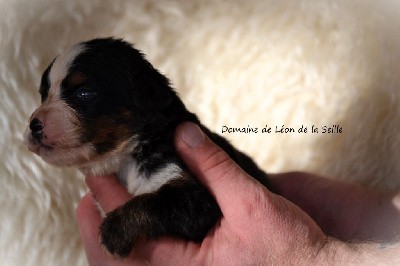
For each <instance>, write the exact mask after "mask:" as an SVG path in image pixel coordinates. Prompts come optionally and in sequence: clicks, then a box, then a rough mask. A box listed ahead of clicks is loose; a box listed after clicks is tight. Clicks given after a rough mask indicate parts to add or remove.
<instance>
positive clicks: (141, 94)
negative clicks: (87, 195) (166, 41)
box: [25, 39, 176, 166]
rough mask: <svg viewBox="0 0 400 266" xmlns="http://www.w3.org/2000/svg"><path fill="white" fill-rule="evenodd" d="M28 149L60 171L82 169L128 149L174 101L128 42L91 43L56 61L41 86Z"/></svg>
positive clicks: (163, 80)
mask: <svg viewBox="0 0 400 266" xmlns="http://www.w3.org/2000/svg"><path fill="white" fill-rule="evenodd" d="M39 92H40V95H41V106H40V107H39V108H37V109H36V110H35V111H34V112H33V114H32V115H31V117H30V121H29V126H28V128H27V130H26V132H25V140H26V143H27V145H28V148H29V149H30V150H31V151H33V152H35V153H36V154H38V155H39V156H41V157H42V158H43V160H45V161H46V162H48V163H50V164H53V165H58V166H82V165H85V164H87V163H88V162H90V161H93V160H96V159H97V158H100V157H103V158H104V157H106V156H108V155H109V154H110V153H116V152H121V151H122V150H124V149H125V148H126V147H127V146H129V145H130V146H132V144H133V143H134V141H135V138H137V136H138V135H140V134H141V133H142V132H143V131H144V130H145V128H146V127H149V124H150V123H152V121H153V120H156V119H155V117H158V116H160V113H162V111H161V110H163V109H165V108H167V106H168V105H169V104H170V103H171V100H172V99H173V98H174V97H176V95H175V93H174V92H173V91H172V89H171V88H170V87H169V85H168V80H167V79H166V78H165V77H164V76H163V75H161V74H160V73H159V72H158V71H157V70H155V69H154V68H153V67H152V66H151V64H150V63H148V62H147V61H146V60H145V59H144V57H143V55H142V54H141V53H140V52H139V51H138V50H136V49H134V48H133V47H132V46H131V45H130V44H129V43H126V42H124V41H121V40H116V39H95V40H91V41H88V42H83V43H79V44H77V45H75V46H73V47H71V48H70V49H68V50H67V51H65V52H64V53H62V54H60V55H59V56H58V57H56V58H55V59H54V60H53V62H52V63H51V64H50V65H49V67H48V68H47V69H46V70H45V72H44V73H43V76H42V80H41V84H40V90H39Z"/></svg>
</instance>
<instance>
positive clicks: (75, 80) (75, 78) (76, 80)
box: [67, 72, 87, 87]
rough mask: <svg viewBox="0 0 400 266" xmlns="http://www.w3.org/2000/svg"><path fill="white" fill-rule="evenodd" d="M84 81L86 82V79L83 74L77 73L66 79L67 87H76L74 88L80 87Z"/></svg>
mask: <svg viewBox="0 0 400 266" xmlns="http://www.w3.org/2000/svg"><path fill="white" fill-rule="evenodd" d="M86 81H87V77H86V76H85V75H84V74H82V73H80V72H77V73H73V74H72V75H70V76H69V77H68V78H67V85H68V86H70V87H76V86H79V85H82V84H83V83H85V82H86Z"/></svg>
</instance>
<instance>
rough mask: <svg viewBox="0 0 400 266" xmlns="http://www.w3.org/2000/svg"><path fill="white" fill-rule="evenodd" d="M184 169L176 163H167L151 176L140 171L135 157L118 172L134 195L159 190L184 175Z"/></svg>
mask: <svg viewBox="0 0 400 266" xmlns="http://www.w3.org/2000/svg"><path fill="white" fill-rule="evenodd" d="M182 174H183V173H182V169H181V168H180V167H179V166H177V165H176V164H174V163H170V164H167V165H166V166H164V167H163V168H161V169H160V170H159V171H157V172H155V173H153V174H152V175H151V176H144V175H143V174H140V172H139V166H138V164H137V162H136V161H135V160H134V159H129V160H128V161H127V162H126V163H124V165H121V168H120V170H119V172H118V178H119V179H120V180H121V181H122V182H123V183H125V184H126V187H127V188H128V192H129V193H130V194H132V195H133V196H138V195H141V194H144V193H151V192H154V191H157V190H158V189H159V188H160V187H161V186H162V185H164V184H166V183H168V182H169V181H171V180H173V179H176V178H179V177H182Z"/></svg>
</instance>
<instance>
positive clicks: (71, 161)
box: [24, 129, 96, 167]
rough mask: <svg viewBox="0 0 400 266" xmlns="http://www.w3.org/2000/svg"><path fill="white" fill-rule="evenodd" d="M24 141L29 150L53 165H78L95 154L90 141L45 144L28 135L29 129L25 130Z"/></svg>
mask: <svg viewBox="0 0 400 266" xmlns="http://www.w3.org/2000/svg"><path fill="white" fill-rule="evenodd" d="M24 141H25V144H26V145H27V147H28V149H29V150H30V151H31V152H33V153H35V154H37V155H38V156H40V157H41V158H42V159H43V161H45V162H46V163H49V164H51V165H54V166H60V167H65V166H76V167H79V166H81V165H84V164H86V163H88V162H89V161H90V160H91V159H92V158H93V157H95V156H96V152H95V148H94V147H93V145H92V144H90V143H87V144H82V145H79V146H74V147H65V146H64V147H57V146H47V145H45V144H43V143H41V142H38V141H36V140H34V139H33V138H32V137H31V135H30V130H29V129H27V130H26V131H25V134H24Z"/></svg>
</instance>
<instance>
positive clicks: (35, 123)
mask: <svg viewBox="0 0 400 266" xmlns="http://www.w3.org/2000/svg"><path fill="white" fill-rule="evenodd" d="M29 129H30V130H31V136H32V139H34V140H35V141H37V142H40V141H41V140H42V138H43V124H42V122H40V120H39V119H37V118H33V119H32V121H31V123H30V124H29Z"/></svg>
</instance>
